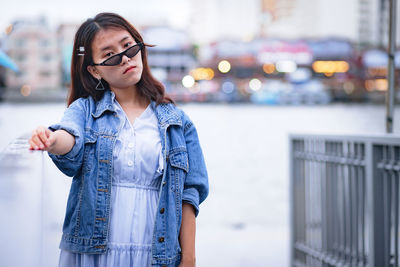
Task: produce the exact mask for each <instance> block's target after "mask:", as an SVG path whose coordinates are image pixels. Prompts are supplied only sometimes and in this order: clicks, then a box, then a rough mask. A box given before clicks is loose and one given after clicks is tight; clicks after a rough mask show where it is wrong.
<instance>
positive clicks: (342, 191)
mask: <svg viewBox="0 0 400 267" xmlns="http://www.w3.org/2000/svg"><path fill="white" fill-rule="evenodd" d="M289 142H290V183H291V187H290V190H291V192H290V196H291V201H290V202H291V266H376V267H384V266H396V267H399V266H400V264H399V261H400V258H399V254H400V249H399V228H400V225H399V191H400V189H399V179H400V137H399V136H391V135H388V136H376V137H366V136H321V135H290V137H289Z"/></svg>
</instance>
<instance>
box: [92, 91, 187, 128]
mask: <svg viewBox="0 0 400 267" xmlns="http://www.w3.org/2000/svg"><path fill="white" fill-rule="evenodd" d="M114 100H115V93H114V92H113V91H111V90H106V91H105V92H104V95H103V97H102V98H101V99H100V100H99V101H97V103H96V110H95V111H94V112H92V116H93V117H94V118H96V119H97V118H99V117H100V116H101V115H102V114H103V113H104V112H105V111H107V110H109V111H111V112H116V110H115V107H114ZM150 105H151V108H152V109H153V110H154V111H155V113H156V116H157V119H158V122H159V123H160V126H161V127H164V126H165V125H171V124H175V125H180V126H182V119H181V116H180V114H179V113H178V109H177V108H176V107H175V105H173V104H170V103H168V104H164V103H162V104H159V105H158V106H156V102H155V101H153V100H151V101H150Z"/></svg>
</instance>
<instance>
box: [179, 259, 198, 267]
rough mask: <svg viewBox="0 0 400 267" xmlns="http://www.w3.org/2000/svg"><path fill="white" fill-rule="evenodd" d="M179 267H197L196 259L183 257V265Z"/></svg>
mask: <svg viewBox="0 0 400 267" xmlns="http://www.w3.org/2000/svg"><path fill="white" fill-rule="evenodd" d="M178 267H196V259H195V258H194V257H190V258H186V257H182V260H181V263H180V264H179V265H178Z"/></svg>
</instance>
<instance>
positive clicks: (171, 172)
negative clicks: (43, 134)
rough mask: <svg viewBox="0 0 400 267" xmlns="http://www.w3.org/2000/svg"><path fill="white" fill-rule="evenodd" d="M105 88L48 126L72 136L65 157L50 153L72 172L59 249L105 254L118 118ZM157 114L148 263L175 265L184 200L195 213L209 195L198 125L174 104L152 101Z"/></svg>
mask: <svg viewBox="0 0 400 267" xmlns="http://www.w3.org/2000/svg"><path fill="white" fill-rule="evenodd" d="M114 97H115V95H114V93H113V92H112V91H109V90H107V91H106V92H105V93H104V96H103V98H102V99H101V100H100V101H98V102H96V101H94V99H93V98H92V97H87V98H79V99H77V100H76V101H74V102H73V103H72V104H71V105H70V106H69V107H68V108H67V109H66V110H65V112H64V116H63V118H62V120H61V122H60V123H57V124H53V125H51V126H49V129H51V130H53V131H55V130H59V129H63V130H65V131H67V132H69V133H71V134H72V135H74V136H75V145H74V146H73V148H72V149H71V151H69V152H68V153H67V154H65V155H54V154H51V153H49V156H50V157H51V159H52V160H53V162H54V163H55V165H56V166H57V167H58V168H59V169H60V170H61V171H62V172H63V173H64V174H66V175H68V176H71V177H72V176H73V180H72V184H71V189H70V193H69V196H68V202H67V210H66V215H65V220H64V225H63V235H62V239H61V243H60V248H61V249H65V250H69V251H72V252H78V253H92V254H100V253H105V252H106V250H107V241H108V235H109V226H110V214H111V212H110V207H111V203H110V200H111V195H110V194H111V181H112V169H113V157H112V155H113V148H114V145H115V140H116V136H117V135H118V125H120V122H119V117H118V116H117V113H116V111H115V110H114V107H113V105H112V103H113V100H114ZM150 104H151V105H152V107H154V108H155V111H156V112H155V113H156V116H157V118H158V128H159V131H160V137H161V144H162V152H163V157H164V166H166V167H165V168H164V171H163V176H162V182H161V186H160V187H161V188H160V191H159V201H158V208H157V214H156V219H155V224H154V231H153V233H154V234H153V244H152V265H153V266H177V265H178V264H179V262H180V259H181V247H180V244H179V240H178V238H179V231H180V227H181V221H182V201H185V202H187V203H190V204H191V205H193V207H194V209H195V214H196V216H197V215H198V212H199V204H200V203H201V202H203V201H204V199H205V198H206V197H207V195H208V190H209V189H208V174H207V170H206V165H205V161H204V158H203V153H202V149H201V147H200V143H199V139H198V136H197V131H196V128H195V126H194V124H193V122H192V121H191V120H190V119H189V117H188V116H187V115H186V114H185V113H184V112H183V111H182V110H181V109H180V108H178V107H176V106H174V105H173V104H160V105H158V106H156V103H155V102H154V101H151V103H150Z"/></svg>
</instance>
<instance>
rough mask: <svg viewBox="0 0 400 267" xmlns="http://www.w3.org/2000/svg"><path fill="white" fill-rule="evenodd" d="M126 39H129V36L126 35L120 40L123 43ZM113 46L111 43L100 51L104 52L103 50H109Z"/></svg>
mask: <svg viewBox="0 0 400 267" xmlns="http://www.w3.org/2000/svg"><path fill="white" fill-rule="evenodd" d="M126 39H129V36H125V37H124V38H122V39H121V41H119V42H120V43H122V42H123V41H125V40H126ZM113 47H114V46H113V45H109V46H106V47H104V48H102V49H101V50H100V51H101V52H103V51H105V50H108V49H110V48H113Z"/></svg>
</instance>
